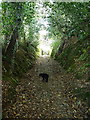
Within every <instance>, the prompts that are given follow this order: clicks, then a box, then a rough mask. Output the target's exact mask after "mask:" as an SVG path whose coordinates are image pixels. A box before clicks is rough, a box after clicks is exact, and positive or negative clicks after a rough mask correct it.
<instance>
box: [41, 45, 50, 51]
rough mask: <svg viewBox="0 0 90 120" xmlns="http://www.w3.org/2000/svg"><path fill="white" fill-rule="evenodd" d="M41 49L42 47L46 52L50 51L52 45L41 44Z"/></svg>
mask: <svg viewBox="0 0 90 120" xmlns="http://www.w3.org/2000/svg"><path fill="white" fill-rule="evenodd" d="M40 49H42V50H43V51H44V52H48V51H50V49H51V48H50V46H47V45H42V44H41V45H40Z"/></svg>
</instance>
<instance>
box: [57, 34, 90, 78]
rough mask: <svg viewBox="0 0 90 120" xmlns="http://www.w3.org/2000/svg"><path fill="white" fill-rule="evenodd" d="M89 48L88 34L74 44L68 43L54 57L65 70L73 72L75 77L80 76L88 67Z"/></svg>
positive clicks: (89, 65)
mask: <svg viewBox="0 0 90 120" xmlns="http://www.w3.org/2000/svg"><path fill="white" fill-rule="evenodd" d="M89 50H90V36H88V37H87V38H85V39H83V40H79V41H77V42H76V43H75V44H69V45H68V46H67V47H66V48H65V49H64V50H63V52H62V53H61V54H60V55H59V56H57V57H56V58H55V59H56V60H57V61H58V62H59V63H60V65H61V66H62V67H63V68H64V69H65V70H67V72H74V73H75V74H76V77H78V78H80V77H83V76H84V75H85V74H87V71H88V68H89V67H90V63H89V61H90V56H89V53H88V52H89ZM85 77H86V76H85Z"/></svg>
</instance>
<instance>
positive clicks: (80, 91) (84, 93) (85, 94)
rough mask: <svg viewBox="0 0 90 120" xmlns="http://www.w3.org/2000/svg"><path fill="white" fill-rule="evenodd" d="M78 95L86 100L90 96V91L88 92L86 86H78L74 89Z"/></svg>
mask: <svg viewBox="0 0 90 120" xmlns="http://www.w3.org/2000/svg"><path fill="white" fill-rule="evenodd" d="M73 92H74V93H75V94H76V96H77V97H79V98H81V99H83V100H86V99H89V98H90V92H87V90H86V88H77V89H75V90H74V91H73Z"/></svg>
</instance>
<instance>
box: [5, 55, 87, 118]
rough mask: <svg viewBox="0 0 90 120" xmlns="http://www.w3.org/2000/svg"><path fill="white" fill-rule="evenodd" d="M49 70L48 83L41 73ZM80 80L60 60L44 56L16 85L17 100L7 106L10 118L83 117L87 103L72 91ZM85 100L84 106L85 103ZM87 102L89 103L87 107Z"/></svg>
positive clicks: (7, 116) (7, 114) (7, 113)
mask: <svg viewBox="0 0 90 120" xmlns="http://www.w3.org/2000/svg"><path fill="white" fill-rule="evenodd" d="M41 72H45V73H47V74H49V81H48V83H45V82H42V81H41V79H40V78H39V73H41ZM75 86H77V81H76V80H75V79H74V77H73V75H70V74H69V75H68V74H66V73H65V72H64V70H63V69H62V68H61V67H60V65H59V63H57V62H56V61H55V60H53V59H51V58H49V57H40V58H39V59H38V60H37V61H36V63H35V65H34V67H33V68H32V69H31V70H30V71H28V73H26V74H25V76H24V78H23V79H21V81H20V83H19V85H18V86H17V88H16V92H17V96H16V102H15V103H14V104H13V105H12V106H9V107H8V110H6V111H5V112H6V118H80V119H81V118H83V117H85V114H86V111H87V110H86V109H85V107H86V105H85V103H81V101H80V100H78V99H77V98H76V97H75V96H73V94H72V90H73V88H75ZM82 104H83V106H82ZM84 106H85V107H84Z"/></svg>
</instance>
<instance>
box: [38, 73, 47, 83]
mask: <svg viewBox="0 0 90 120" xmlns="http://www.w3.org/2000/svg"><path fill="white" fill-rule="evenodd" d="M39 77H42V78H43V79H42V81H45V82H48V78H49V75H48V74H46V73H40V74H39Z"/></svg>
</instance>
